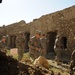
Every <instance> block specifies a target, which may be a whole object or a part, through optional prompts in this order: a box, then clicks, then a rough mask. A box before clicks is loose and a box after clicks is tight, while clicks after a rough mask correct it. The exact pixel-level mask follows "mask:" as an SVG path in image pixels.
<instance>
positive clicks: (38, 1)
mask: <svg viewBox="0 0 75 75" xmlns="http://www.w3.org/2000/svg"><path fill="white" fill-rule="evenodd" d="M73 5H75V0H3V2H2V3H1V4H0V26H2V25H8V24H12V23H15V22H19V21H20V20H25V21H26V23H28V22H31V21H33V19H35V18H39V17H41V16H42V15H46V14H50V13H53V12H56V11H59V10H62V9H65V8H67V7H70V6H73Z"/></svg>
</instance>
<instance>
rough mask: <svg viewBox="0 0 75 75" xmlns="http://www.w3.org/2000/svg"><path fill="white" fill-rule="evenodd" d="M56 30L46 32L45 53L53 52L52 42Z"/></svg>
mask: <svg viewBox="0 0 75 75" xmlns="http://www.w3.org/2000/svg"><path fill="white" fill-rule="evenodd" d="M56 35H57V32H48V33H47V53H50V52H54V44H55V39H56Z"/></svg>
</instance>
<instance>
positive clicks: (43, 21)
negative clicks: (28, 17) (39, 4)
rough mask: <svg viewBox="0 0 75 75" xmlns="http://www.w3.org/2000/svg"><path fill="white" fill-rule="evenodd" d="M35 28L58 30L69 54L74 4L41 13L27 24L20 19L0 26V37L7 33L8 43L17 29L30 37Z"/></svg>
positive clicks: (74, 34)
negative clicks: (45, 13) (64, 38)
mask: <svg viewBox="0 0 75 75" xmlns="http://www.w3.org/2000/svg"><path fill="white" fill-rule="evenodd" d="M36 30H41V31H42V33H45V34H47V33H49V32H55V31H58V33H57V34H60V35H61V38H62V37H66V38H67V53H68V54H69V56H70V55H71V53H72V51H73V50H74V49H75V6H72V7H70V8H66V9H64V10H61V11H57V12H55V13H52V14H47V15H43V16H42V17H40V18H39V19H34V20H33V21H32V22H30V23H27V24H26V23H25V22H24V21H23V20H22V21H20V22H17V23H14V24H11V25H8V26H5V27H0V37H1V36H3V35H6V34H8V43H9V44H10V40H11V38H10V37H11V36H17V34H18V32H19V31H22V32H23V33H30V37H32V36H33V35H34V34H35V31H36Z"/></svg>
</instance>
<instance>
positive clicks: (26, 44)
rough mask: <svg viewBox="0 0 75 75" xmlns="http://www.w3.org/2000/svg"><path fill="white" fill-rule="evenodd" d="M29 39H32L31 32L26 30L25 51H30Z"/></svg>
mask: <svg viewBox="0 0 75 75" xmlns="http://www.w3.org/2000/svg"><path fill="white" fill-rule="evenodd" d="M29 40H30V33H29V32H26V33H25V51H29V47H28V42H29Z"/></svg>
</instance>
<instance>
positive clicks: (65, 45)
mask: <svg viewBox="0 0 75 75" xmlns="http://www.w3.org/2000/svg"><path fill="white" fill-rule="evenodd" d="M61 42H62V45H63V48H64V49H65V48H67V38H66V37H62V38H61Z"/></svg>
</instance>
